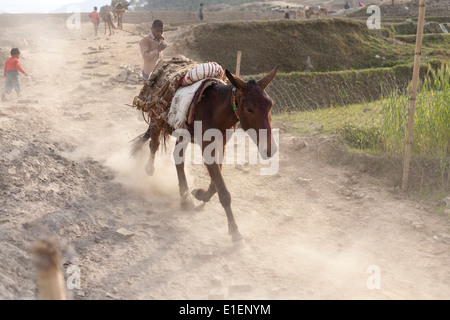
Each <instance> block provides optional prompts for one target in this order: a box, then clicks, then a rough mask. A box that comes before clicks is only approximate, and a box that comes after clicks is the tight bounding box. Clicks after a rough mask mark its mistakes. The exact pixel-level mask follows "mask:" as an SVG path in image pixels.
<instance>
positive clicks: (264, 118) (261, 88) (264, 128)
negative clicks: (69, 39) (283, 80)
mask: <svg viewBox="0 0 450 320" xmlns="http://www.w3.org/2000/svg"><path fill="white" fill-rule="evenodd" d="M278 68H279V67H276V68H275V69H273V70H272V71H270V72H269V73H268V74H267V75H266V76H265V77H264V78H262V79H260V80H258V81H255V80H250V81H248V82H245V81H244V80H242V79H241V78H240V77H238V76H236V75H234V74H232V73H231V72H229V71H228V70H226V71H225V74H226V76H227V78H228V80H230V82H231V84H232V85H233V86H234V87H235V88H236V103H235V104H236V106H237V115H238V117H239V120H240V122H241V127H242V129H244V130H245V131H247V130H249V129H254V130H255V133H256V135H254V134H250V137H252V139H253V140H254V142H255V143H256V145H257V146H258V148H259V152H260V154H261V156H262V157H263V158H264V159H268V158H271V157H272V156H273V155H274V154H275V153H276V152H277V150H278V147H277V144H276V142H275V140H274V139H273V136H272V127H271V124H270V121H271V110H272V106H273V101H272V99H270V97H269V96H268V95H267V94H266V91H265V89H266V88H267V86H268V85H269V84H270V82H272V80H273V78H274V77H275V74H276V73H277V71H278ZM262 135H264V136H262Z"/></svg>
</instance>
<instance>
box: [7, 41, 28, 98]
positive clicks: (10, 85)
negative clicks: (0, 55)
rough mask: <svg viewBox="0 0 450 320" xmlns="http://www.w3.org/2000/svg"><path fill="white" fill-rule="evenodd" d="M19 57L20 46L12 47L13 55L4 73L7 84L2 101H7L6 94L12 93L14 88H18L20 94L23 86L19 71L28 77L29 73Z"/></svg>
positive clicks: (18, 94)
mask: <svg viewBox="0 0 450 320" xmlns="http://www.w3.org/2000/svg"><path fill="white" fill-rule="evenodd" d="M19 58H20V50H19V49H18V48H12V49H11V57H10V58H8V59H7V60H6V62H5V71H4V74H3V75H4V76H5V84H4V86H3V91H2V101H7V99H6V94H10V93H11V92H12V89H14V90H16V93H17V96H18V97H19V96H20V92H21V88H20V80H19V72H21V73H23V74H24V75H25V77H28V73H26V72H25V71H24V70H23V69H22V66H21V65H20V61H19Z"/></svg>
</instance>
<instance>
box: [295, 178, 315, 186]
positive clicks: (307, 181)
mask: <svg viewBox="0 0 450 320" xmlns="http://www.w3.org/2000/svg"><path fill="white" fill-rule="evenodd" d="M297 182H298V183H300V184H301V185H303V186H309V185H310V184H311V182H312V179H305V178H298V179H297Z"/></svg>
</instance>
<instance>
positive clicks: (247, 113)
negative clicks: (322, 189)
mask: <svg viewBox="0 0 450 320" xmlns="http://www.w3.org/2000/svg"><path fill="white" fill-rule="evenodd" d="M278 68H279V67H277V68H275V69H273V70H272V71H270V72H269V73H268V74H267V75H266V76H265V77H264V78H262V79H261V80H259V81H255V80H250V81H248V82H246V81H244V80H243V79H241V78H240V77H238V76H236V75H233V74H232V73H230V72H229V71H228V70H226V71H225V74H226V76H227V78H228V80H229V81H230V83H231V85H220V84H215V85H212V86H210V87H208V88H207V89H206V90H205V91H204V95H203V98H202V99H201V101H200V102H199V103H198V104H197V105H196V107H195V108H196V109H195V119H194V120H195V121H196V122H197V121H199V123H201V131H202V132H201V137H204V135H205V132H206V131H208V130H210V129H214V130H216V132H219V131H220V133H221V134H222V137H223V141H222V142H223V144H222V147H223V148H225V144H226V142H227V141H226V137H227V135H226V130H227V129H230V128H233V127H234V126H235V125H236V124H237V123H238V122H239V121H240V122H241V127H242V129H243V130H245V131H247V130H249V129H253V130H255V131H256V135H255V136H253V137H254V139H255V141H254V142H255V143H256V145H257V146H258V147H259V152H260V154H261V156H262V157H263V158H265V159H267V158H270V157H272V156H273V155H274V154H275V153H276V152H277V145H276V143H275V140H274V138H273V136H272V129H271V109H272V106H273V101H272V100H271V99H270V98H269V96H268V95H267V94H266V92H265V88H267V86H268V85H269V84H270V82H271V81H272V80H273V78H274V77H275V75H276V73H277V71H278ZM161 132H162V128H160V127H158V126H156V125H152V124H151V125H150V126H149V128H148V130H147V132H146V133H145V134H143V135H142V136H140V137H138V138H136V139H135V141H134V143H133V148H132V149H133V152H132V153H136V151H137V150H139V149H140V147H141V146H142V145H143V144H144V143H145V142H146V141H147V140H149V139H150V159H149V161H148V164H147V167H146V171H147V173H148V174H149V175H152V174H153V173H154V159H155V154H156V151H157V150H158V148H159V145H160V140H161V139H162V136H163V135H162V134H161ZM174 133H175V132H171V134H172V135H174V136H176V135H175V134H174ZM189 133H190V142H192V143H194V137H195V136H197V134H198V133H195V132H193V128H192V130H189ZM261 135H264V136H261ZM260 138H262V139H260ZM183 140H184V139H181V138H180V137H179V136H178V137H177V142H176V144H177V146H178V145H179V144H180V143H186V141H183ZM205 140H206V139H202V141H195V142H196V143H199V144H200V145H201V148H202V152H203V156H204V159H205V149H207V148H208V147H209V148H210V147H211V146H210V145H211V144H212V143H214V142H216V141H214V140H213V141H209V140H208V141H205ZM177 146H176V147H175V151H176V152H177V151H178V152H179V148H177ZM221 151H224V150H221ZM219 153H220V151H219ZM212 155H213V156H214V157H216V156H217V158H219V157H218V155H216V154H215V151H214V152H213V154H212ZM222 155H223V152H222ZM174 156H176V157H181V159H182V160H183V154H175V152H174ZM219 160H221V159H219ZM204 162H205V165H206V168H207V170H208V172H209V175H210V177H211V182H210V185H209V187H208V189H207V190H204V189H195V190H193V191H192V195H194V196H195V198H197V199H198V200H201V201H203V202H208V201H209V200H210V199H211V197H212V196H213V195H214V194H215V193H216V192H217V193H218V195H219V200H220V203H221V204H222V206H223V208H224V209H225V212H226V215H227V219H228V231H229V234H230V235H231V237H232V241H240V240H242V236H241V234H240V232H239V229H238V226H237V224H236V221H235V219H234V216H233V211H232V210H231V195H230V192H229V191H228V189H227V187H226V185H225V181H224V178H223V176H222V163H221V161H214V162H211V161H206V160H205V161H204ZM176 169H177V176H178V182H179V191H180V195H181V198H182V204H185V203H186V202H187V201H188V199H189V196H190V195H191V193H189V187H188V184H187V180H186V174H185V171H184V161H178V162H177V161H176Z"/></svg>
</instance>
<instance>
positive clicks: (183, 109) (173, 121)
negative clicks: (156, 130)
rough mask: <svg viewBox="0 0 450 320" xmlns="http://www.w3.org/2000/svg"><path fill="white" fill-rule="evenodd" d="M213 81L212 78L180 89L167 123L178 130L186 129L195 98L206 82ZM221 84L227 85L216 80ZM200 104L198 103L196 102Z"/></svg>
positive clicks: (174, 99) (176, 94)
mask: <svg viewBox="0 0 450 320" xmlns="http://www.w3.org/2000/svg"><path fill="white" fill-rule="evenodd" d="M208 80H211V78H208V79H203V80H201V81H197V82H194V84H191V85H189V86H185V87H180V88H179V89H178V90H177V91H176V92H175V95H174V96H173V99H172V103H171V105H170V110H169V113H168V114H167V118H166V121H167V123H168V124H169V125H170V126H171V127H172V128H174V129H175V130H176V129H180V128H184V129H185V128H186V122H187V119H188V114H189V110H190V107H191V106H192V104H193V103H194V102H193V99H194V96H195V94H196V92H197V90H199V89H200V88H201V86H202V83H203V82H204V81H208ZM214 80H216V81H217V82H219V83H221V84H225V82H223V81H222V80H220V79H214ZM196 102H198V101H196Z"/></svg>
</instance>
